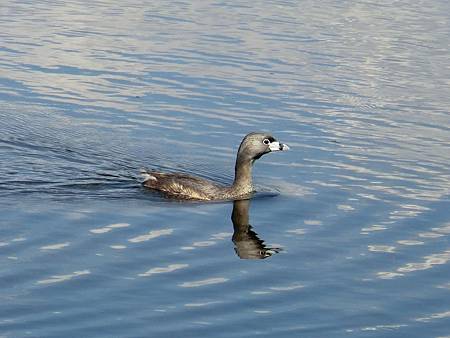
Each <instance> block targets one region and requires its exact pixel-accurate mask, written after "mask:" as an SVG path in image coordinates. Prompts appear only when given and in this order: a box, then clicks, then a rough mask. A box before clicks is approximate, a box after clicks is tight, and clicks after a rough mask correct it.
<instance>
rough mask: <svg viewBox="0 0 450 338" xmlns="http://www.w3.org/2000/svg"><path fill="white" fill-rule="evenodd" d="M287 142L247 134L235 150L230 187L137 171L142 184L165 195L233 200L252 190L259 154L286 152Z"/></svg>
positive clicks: (196, 198)
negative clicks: (253, 172)
mask: <svg viewBox="0 0 450 338" xmlns="http://www.w3.org/2000/svg"><path fill="white" fill-rule="evenodd" d="M288 149H289V146H288V145H287V144H283V143H280V142H279V141H277V140H276V139H275V138H274V137H273V136H272V135H270V134H269V133H264V132H251V133H249V134H247V135H246V136H245V137H244V138H243V140H242V142H241V144H240V146H239V149H238V151H237V156H236V164H235V175H234V181H233V184H232V185H230V186H223V185H219V184H217V183H215V182H212V181H210V180H207V179H204V178H200V177H196V176H192V175H187V174H184V173H163V172H157V171H147V170H144V171H142V172H141V174H142V176H143V182H142V185H143V186H144V187H145V188H147V189H151V190H154V191H159V192H161V193H163V195H164V196H165V197H167V198H172V199H179V200H200V201H213V200H236V199H239V198H242V197H243V196H249V195H250V194H252V193H253V192H254V188H253V184H252V167H253V163H254V162H255V161H256V160H257V159H259V158H261V156H263V155H265V154H268V153H270V152H274V151H286V150H288Z"/></svg>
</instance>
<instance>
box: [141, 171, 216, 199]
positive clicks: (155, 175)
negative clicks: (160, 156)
mask: <svg viewBox="0 0 450 338" xmlns="http://www.w3.org/2000/svg"><path fill="white" fill-rule="evenodd" d="M144 178H145V181H144V183H143V185H144V186H145V187H147V188H150V189H154V190H158V191H161V192H163V193H165V194H167V195H169V196H172V197H177V198H179V199H193V200H213V199H217V198H218V197H219V196H217V195H218V194H222V193H224V189H225V188H224V187H221V186H218V185H216V184H214V183H212V182H210V181H208V180H205V179H203V178H200V177H194V176H190V175H186V174H181V173H160V172H146V173H144ZM224 197H225V196H224ZM219 198H220V197H219Z"/></svg>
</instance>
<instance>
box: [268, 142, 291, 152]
mask: <svg viewBox="0 0 450 338" xmlns="http://www.w3.org/2000/svg"><path fill="white" fill-rule="evenodd" d="M269 149H270V151H286V150H289V147H288V145H287V144H283V143H280V142H278V141H275V142H272V143H271V144H269Z"/></svg>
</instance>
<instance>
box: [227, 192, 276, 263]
mask: <svg viewBox="0 0 450 338" xmlns="http://www.w3.org/2000/svg"><path fill="white" fill-rule="evenodd" d="M249 205H250V200H239V201H234V203H233V213H232V214H231V220H232V221H233V228H234V233H233V237H232V240H233V243H234V250H235V251H236V254H237V255H238V256H239V258H241V259H264V258H267V257H270V256H272V255H273V254H276V253H278V252H280V251H281V248H270V247H268V246H266V245H265V244H264V241H263V240H262V239H260V238H259V237H258V235H257V234H256V232H254V231H253V230H252V226H251V225H250V224H249V216H248V208H249Z"/></svg>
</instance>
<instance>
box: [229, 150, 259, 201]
mask: <svg viewBox="0 0 450 338" xmlns="http://www.w3.org/2000/svg"><path fill="white" fill-rule="evenodd" d="M253 162H254V160H253V159H250V158H242V157H239V156H238V158H237V159H236V166H235V169H234V182H233V185H232V189H233V190H234V191H239V192H240V193H242V194H247V193H251V192H252V191H253V185H252V167H253Z"/></svg>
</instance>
